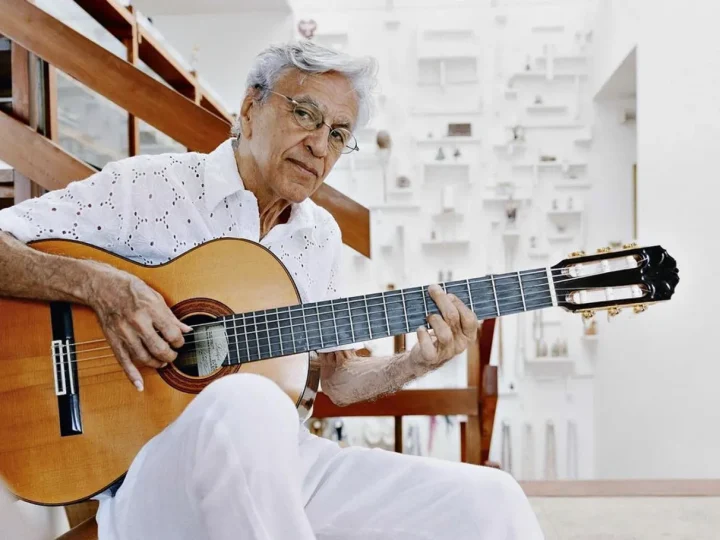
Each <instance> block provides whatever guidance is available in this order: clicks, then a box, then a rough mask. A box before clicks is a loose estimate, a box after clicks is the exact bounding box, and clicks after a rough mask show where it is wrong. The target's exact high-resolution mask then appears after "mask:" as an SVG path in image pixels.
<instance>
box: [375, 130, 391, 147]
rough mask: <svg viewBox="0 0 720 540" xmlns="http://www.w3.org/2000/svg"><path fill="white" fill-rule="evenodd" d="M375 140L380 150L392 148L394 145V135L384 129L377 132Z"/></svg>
mask: <svg viewBox="0 0 720 540" xmlns="http://www.w3.org/2000/svg"><path fill="white" fill-rule="evenodd" d="M375 142H376V143H377V147H378V148H379V149H380V150H390V148H391V147H392V137H390V133H388V132H387V131H386V130H384V129H381V130H380V131H378V132H377V135H376V136H375Z"/></svg>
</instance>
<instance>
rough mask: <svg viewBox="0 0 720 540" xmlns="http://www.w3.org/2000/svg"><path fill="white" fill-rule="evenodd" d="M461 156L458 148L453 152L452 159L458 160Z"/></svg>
mask: <svg viewBox="0 0 720 540" xmlns="http://www.w3.org/2000/svg"><path fill="white" fill-rule="evenodd" d="M461 155H462V154H461V153H460V149H459V148H456V149H455V151H454V152H453V157H454V158H455V159H457V158H459V157H460V156H461Z"/></svg>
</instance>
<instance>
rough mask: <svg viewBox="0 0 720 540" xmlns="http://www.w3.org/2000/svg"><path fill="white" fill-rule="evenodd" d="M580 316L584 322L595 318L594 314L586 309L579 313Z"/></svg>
mask: <svg viewBox="0 0 720 540" xmlns="http://www.w3.org/2000/svg"><path fill="white" fill-rule="evenodd" d="M580 314H581V315H582V318H583V319H585V320H586V321H589V320H590V319H592V318H593V317H594V316H595V312H594V311H593V310H592V309H587V310H585V311H581V312H580Z"/></svg>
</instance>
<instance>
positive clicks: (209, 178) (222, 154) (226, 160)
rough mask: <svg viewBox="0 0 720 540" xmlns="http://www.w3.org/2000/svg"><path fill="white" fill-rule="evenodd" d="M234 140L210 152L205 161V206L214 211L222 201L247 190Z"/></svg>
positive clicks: (229, 140)
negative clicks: (237, 158)
mask: <svg viewBox="0 0 720 540" xmlns="http://www.w3.org/2000/svg"><path fill="white" fill-rule="evenodd" d="M232 142H233V140H232V139H228V140H226V141H225V142H223V143H222V144H221V145H220V146H218V147H217V148H216V149H215V150H213V151H212V152H210V153H209V154H208V156H207V159H206V161H205V183H206V189H205V205H206V206H207V209H208V210H209V211H212V210H213V209H214V208H215V207H216V206H217V205H218V204H220V201H222V200H223V199H225V197H229V196H230V195H232V194H233V193H236V192H238V191H240V190H244V189H245V184H243V181H242V178H240V173H239V172H238V170H237V162H236V161H235V151H234V150H233V147H232Z"/></svg>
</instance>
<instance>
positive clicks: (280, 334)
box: [275, 308, 292, 356]
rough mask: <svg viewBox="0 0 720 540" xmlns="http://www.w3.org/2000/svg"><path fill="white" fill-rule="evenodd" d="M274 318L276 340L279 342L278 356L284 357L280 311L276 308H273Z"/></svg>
mask: <svg viewBox="0 0 720 540" xmlns="http://www.w3.org/2000/svg"><path fill="white" fill-rule="evenodd" d="M275 316H276V317H277V333H278V339H279V340H280V356H284V355H285V351H283V340H282V330H281V329H280V310H279V309H278V308H275ZM291 327H292V324H291Z"/></svg>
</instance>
